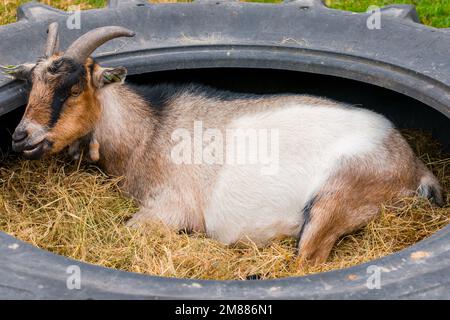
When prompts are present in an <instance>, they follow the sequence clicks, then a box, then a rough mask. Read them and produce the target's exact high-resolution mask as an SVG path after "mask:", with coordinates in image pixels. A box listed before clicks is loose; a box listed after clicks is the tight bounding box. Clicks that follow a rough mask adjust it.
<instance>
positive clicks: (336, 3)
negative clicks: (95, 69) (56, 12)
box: [0, 0, 450, 28]
mask: <svg viewBox="0 0 450 320" xmlns="http://www.w3.org/2000/svg"><path fill="white" fill-rule="evenodd" d="M189 1H190V0H150V2H189ZM246 1H249V2H264V3H279V2H282V1H281V0H246ZM25 2H28V0H1V2H0V24H7V23H11V22H14V21H15V20H16V8H17V7H18V6H19V5H21V4H23V3H25ZM40 2H42V3H46V4H48V5H51V6H53V7H56V8H59V9H63V10H67V8H68V7H69V6H71V5H80V7H81V8H82V9H90V8H101V7H104V6H105V5H106V2H107V1H106V0H42V1H40ZM325 2H326V4H327V5H328V6H329V7H331V8H335V9H341V10H348V11H355V12H364V11H366V10H367V8H368V7H369V6H371V5H377V6H380V7H381V6H385V5H390V4H396V3H397V4H400V3H402V4H413V5H415V6H416V8H417V11H418V13H419V16H420V18H421V21H422V23H424V24H426V25H430V26H433V27H437V28H450V0H325Z"/></svg>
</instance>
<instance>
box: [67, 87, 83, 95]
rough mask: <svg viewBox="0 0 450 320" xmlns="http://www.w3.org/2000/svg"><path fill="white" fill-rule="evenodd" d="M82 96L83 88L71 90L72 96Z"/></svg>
mask: <svg viewBox="0 0 450 320" xmlns="http://www.w3.org/2000/svg"><path fill="white" fill-rule="evenodd" d="M80 94H81V87H80V86H73V87H72V89H71V90H70V95H71V96H72V97H78V96H79V95H80Z"/></svg>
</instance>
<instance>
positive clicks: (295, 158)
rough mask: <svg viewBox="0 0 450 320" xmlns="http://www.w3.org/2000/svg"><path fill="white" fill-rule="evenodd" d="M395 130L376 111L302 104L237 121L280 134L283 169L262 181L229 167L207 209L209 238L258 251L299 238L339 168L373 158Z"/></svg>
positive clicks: (253, 168)
mask: <svg viewBox="0 0 450 320" xmlns="http://www.w3.org/2000/svg"><path fill="white" fill-rule="evenodd" d="M390 127H391V123H390V122H389V121H388V120H387V119H385V118H384V117H382V116H380V115H378V114H376V113H373V112H371V111H367V110H363V109H355V108H351V107H349V108H341V107H335V106H307V105H298V104H297V105H294V104H292V105H289V106H285V107H284V108H280V109H276V111H272V110H270V111H265V112H262V113H258V114H252V115H245V116H242V117H240V118H238V119H236V120H234V121H232V122H231V123H230V125H229V126H228V128H244V129H245V128H254V129H258V128H265V129H278V131H279V170H278V172H277V173H276V174H273V175H262V174H261V171H260V166H259V165H255V164H253V165H252V164H247V165H245V164H244V165H235V164H225V165H224V167H223V168H222V170H221V172H220V173H219V178H218V180H217V182H216V185H215V187H214V191H213V195H212V197H211V200H210V202H209V205H208V206H207V209H206V210H205V224H206V232H207V233H208V234H209V235H210V236H211V237H213V238H215V239H217V240H219V241H221V242H224V243H228V244H231V243H234V242H236V241H238V240H246V239H250V240H251V241H254V242H255V243H257V244H258V245H262V244H265V243H266V242H268V241H270V240H271V239H273V238H274V237H277V236H281V235H297V234H298V232H299V229H300V226H301V224H302V221H303V217H302V209H303V208H304V206H305V204H306V203H307V202H308V200H310V199H311V197H313V196H314V194H315V193H316V192H317V191H318V190H319V189H320V188H321V186H322V185H323V184H324V183H325V181H326V180H327V178H328V177H329V176H330V175H331V174H332V172H333V171H334V170H336V169H338V168H339V166H340V165H339V161H340V160H342V159H343V158H344V157H353V156H359V155H363V154H367V153H370V152H374V151H375V150H377V149H378V148H377V147H378V146H381V144H382V142H383V139H384V138H385V137H386V135H387V133H388V132H389V130H388V129H389V128H390Z"/></svg>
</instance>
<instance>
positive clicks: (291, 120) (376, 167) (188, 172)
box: [7, 23, 443, 263]
mask: <svg viewBox="0 0 450 320" xmlns="http://www.w3.org/2000/svg"><path fill="white" fill-rule="evenodd" d="M57 29H58V28H57V24H55V23H53V24H51V25H50V27H49V34H48V39H47V45H46V50H45V56H43V57H42V58H40V59H39V60H38V61H37V63H35V64H24V65H20V66H17V67H13V68H12V67H11V68H9V69H7V72H8V73H9V74H11V75H12V76H13V77H15V78H16V79H21V80H26V81H28V82H29V83H30V88H31V90H30V93H29V98H28V103H27V106H26V110H25V113H24V115H23V118H22V120H21V121H20V123H19V125H18V126H17V128H16V130H15V132H14V133H13V135H12V139H13V144H12V146H13V150H14V151H16V152H22V153H23V155H24V156H25V157H27V158H30V159H38V158H42V157H44V156H47V155H51V154H56V153H58V152H60V151H62V150H63V149H65V148H66V147H69V152H70V153H71V154H72V155H74V156H77V154H78V152H79V150H80V148H83V145H85V144H87V145H88V148H89V150H90V152H89V154H90V157H91V158H92V160H93V161H98V162H99V164H100V166H102V167H103V168H104V169H105V170H106V172H108V173H109V174H111V175H116V176H123V177H124V180H123V185H122V188H123V190H124V191H125V192H127V193H128V194H129V195H130V196H131V197H133V198H134V199H136V201H137V202H138V203H139V205H140V210H139V211H138V212H137V213H136V214H135V215H134V216H133V217H132V218H131V219H130V221H129V222H128V225H129V226H139V225H142V224H144V223H146V222H148V221H154V220H159V221H162V222H164V223H165V224H167V225H169V226H171V227H173V228H175V229H184V230H190V231H196V232H204V233H206V234H207V235H209V236H210V237H212V238H215V239H217V240H219V241H221V242H223V243H225V244H232V243H236V242H238V241H245V240H250V241H253V242H255V243H256V244H257V245H259V246H262V245H264V244H266V243H268V242H270V241H271V240H273V239H274V238H276V237H279V236H293V237H297V239H298V252H299V258H300V259H301V262H302V263H303V262H306V261H309V262H312V263H322V262H324V261H326V259H327V257H328V255H329V253H330V251H331V249H332V247H333V244H334V243H335V242H336V241H337V240H338V238H339V237H341V236H343V235H345V234H348V233H350V232H352V231H355V230H356V229H358V228H361V227H362V226H364V225H366V224H367V223H368V222H369V221H371V220H372V219H374V218H375V217H376V216H377V214H378V212H379V205H380V203H382V202H385V201H388V200H391V199H395V198H398V197H403V196H413V195H415V194H417V195H419V196H422V197H426V198H429V199H432V200H434V202H436V203H437V204H439V205H440V204H442V201H443V200H442V190H441V187H440V186H439V183H438V181H437V179H436V178H435V177H434V176H433V174H432V173H431V172H430V171H429V170H428V169H427V168H426V166H425V165H424V164H423V163H422V162H421V161H420V160H419V159H418V158H417V157H416V156H415V155H414V153H413V151H412V150H411V148H410V147H409V145H408V144H407V142H406V141H405V140H404V138H403V137H402V136H401V134H400V133H399V132H398V131H397V130H396V129H395V128H394V126H393V124H392V123H391V122H390V121H388V120H387V119H386V118H385V117H384V116H382V115H380V114H377V113H375V112H372V111H369V110H366V109H360V108H355V107H352V106H348V105H344V104H342V103H338V102H335V101H331V100H328V99H324V98H320V97H313V96H308V95H295V94H278V95H276V94H275V95H253V94H245V95H244V94H237V93H232V92H225V91H219V90H215V89H213V88H209V87H203V86H198V85H193V84H189V85H184V86H183V85H179V86H175V85H169V84H160V85H156V86H145V85H144V86H136V85H126V84H124V80H125V77H126V73H127V70H126V69H125V68H123V67H117V68H103V67H101V66H100V65H99V64H98V63H96V62H95V60H94V59H93V58H92V57H91V54H92V52H93V51H94V50H95V49H96V48H98V47H99V46H101V45H102V44H103V43H105V42H107V41H109V40H111V39H114V38H118V37H132V36H134V32H132V31H130V30H128V29H125V28H122V27H116V26H109V27H101V28H97V29H94V30H91V31H89V32H87V33H86V34H84V35H82V36H81V37H80V38H78V39H77V40H76V41H75V42H73V43H72V44H71V45H70V46H69V48H68V49H67V50H66V51H65V52H64V53H63V52H57V46H58V45H57V43H58V31H57ZM197 122H201V124H202V126H203V128H204V129H211V130H215V132H218V133H222V134H223V135H225V133H226V132H227V131H228V130H233V129H235V130H244V131H245V130H252V129H257V130H260V129H270V130H274V132H276V133H277V134H276V135H275V134H274V136H275V137H276V138H277V139H276V142H277V158H278V159H279V160H278V169H277V170H275V171H274V172H272V173H271V174H262V173H261V171H260V169H261V164H260V163H259V164H258V163H257V164H255V163H219V162H217V163H216V162H213V163H204V162H201V161H200V162H195V161H194V163H189V162H186V161H181V162H177V161H174V160H173V152H174V148H175V147H176V146H177V144H178V143H179V142H180V141H179V140H180V139H179V138H180V136H179V135H174V132H177V130H178V129H180V128H182V129H183V130H184V131H183V132H185V133H186V132H187V133H188V134H190V135H192V134H194V131H195V123H197ZM202 143H203V144H202ZM200 144H201V145H204V144H205V141H200ZM226 152H228V150H227V151H226Z"/></svg>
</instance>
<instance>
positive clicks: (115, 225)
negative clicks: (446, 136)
mask: <svg viewBox="0 0 450 320" xmlns="http://www.w3.org/2000/svg"><path fill="white" fill-rule="evenodd" d="M404 135H405V136H406V138H407V139H408V140H409V141H411V142H413V143H412V144H413V147H414V148H415V150H416V151H417V153H418V154H419V155H420V157H421V158H422V159H423V160H424V161H425V163H427V165H428V166H429V167H430V168H431V169H432V170H433V171H434V173H435V174H436V175H437V177H438V178H439V180H440V181H441V183H442V184H443V186H444V188H445V190H446V193H447V196H446V206H445V207H444V208H435V207H433V206H431V205H430V204H429V203H428V201H425V200H421V199H417V198H408V199H401V200H400V201H397V202H396V203H391V204H384V205H382V206H381V207H382V214H381V216H380V217H379V218H378V219H376V220H375V221H373V222H371V223H370V224H369V225H368V226H367V227H365V228H364V229H362V230H360V231H359V232H357V233H355V234H352V235H349V236H346V237H344V238H342V239H341V240H340V241H339V243H338V244H337V245H336V246H335V247H334V249H333V251H332V253H331V256H330V258H329V260H328V262H327V263H326V264H324V265H321V266H318V267H304V268H299V267H298V265H297V263H296V259H295V250H294V241H293V240H292V239H280V240H279V241H276V242H275V243H273V244H272V245H270V246H268V247H266V248H263V249H257V248H256V247H255V246H252V245H242V244H241V245H238V246H234V247H231V248H227V247H226V246H224V245H222V244H220V243H218V242H216V241H214V240H211V239H208V238H206V237H205V236H203V235H201V234H194V235H187V234H183V233H176V232H174V231H172V230H169V229H168V228H166V227H164V226H162V225H156V224H155V225H152V226H149V227H148V228H146V229H145V230H141V231H138V230H130V229H128V228H126V227H124V221H125V220H126V219H127V218H129V217H130V216H131V215H132V214H133V213H134V212H136V210H137V207H136V205H135V204H134V203H133V202H132V201H131V200H129V199H127V198H126V197H124V196H123V195H122V194H121V193H120V190H119V188H118V186H117V184H118V181H119V179H118V178H108V177H107V176H106V175H105V174H104V173H103V172H102V171H100V170H99V169H98V168H97V167H95V166H93V165H89V164H84V163H73V162H70V161H68V160H67V159H65V158H63V157H57V158H52V159H47V160H42V161H17V159H14V158H13V157H11V156H9V157H4V159H3V162H2V163H1V167H0V230H3V231H4V232H6V233H8V234H10V235H13V236H15V237H17V238H19V239H21V240H23V241H27V242H29V243H31V244H33V245H35V246H38V247H40V248H42V249H45V250H49V251H51V252H54V253H57V254H61V255H65V256H68V257H71V258H74V259H77V260H82V261H85V262H89V263H93V264H97V265H102V266H105V267H111V268H117V269H122V270H127V271H134V272H142V273H148V274H153V275H161V276H167V277H179V278H197V279H248V278H255V277H256V278H261V279H268V278H280V277H287V276H300V275H304V274H307V273H315V272H322V271H328V270H332V269H336V268H344V267H349V266H352V265H356V264H360V263H363V262H366V261H369V260H372V259H376V258H379V257H382V256H385V255H388V254H390V253H393V252H395V251H398V250H401V249H403V248H405V247H407V246H409V245H412V244H413V243H415V242H417V241H420V240H422V239H424V238H426V237H428V236H429V235H431V234H432V233H434V232H436V231H437V230H439V229H441V228H442V227H444V226H445V225H446V224H448V223H449V222H450V197H449V195H448V192H449V190H450V156H449V155H445V154H441V153H440V152H439V145H438V144H437V143H436V142H435V141H433V140H432V139H431V137H430V135H428V134H424V133H420V132H417V131H411V130H408V131H405V132H404Z"/></svg>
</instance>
